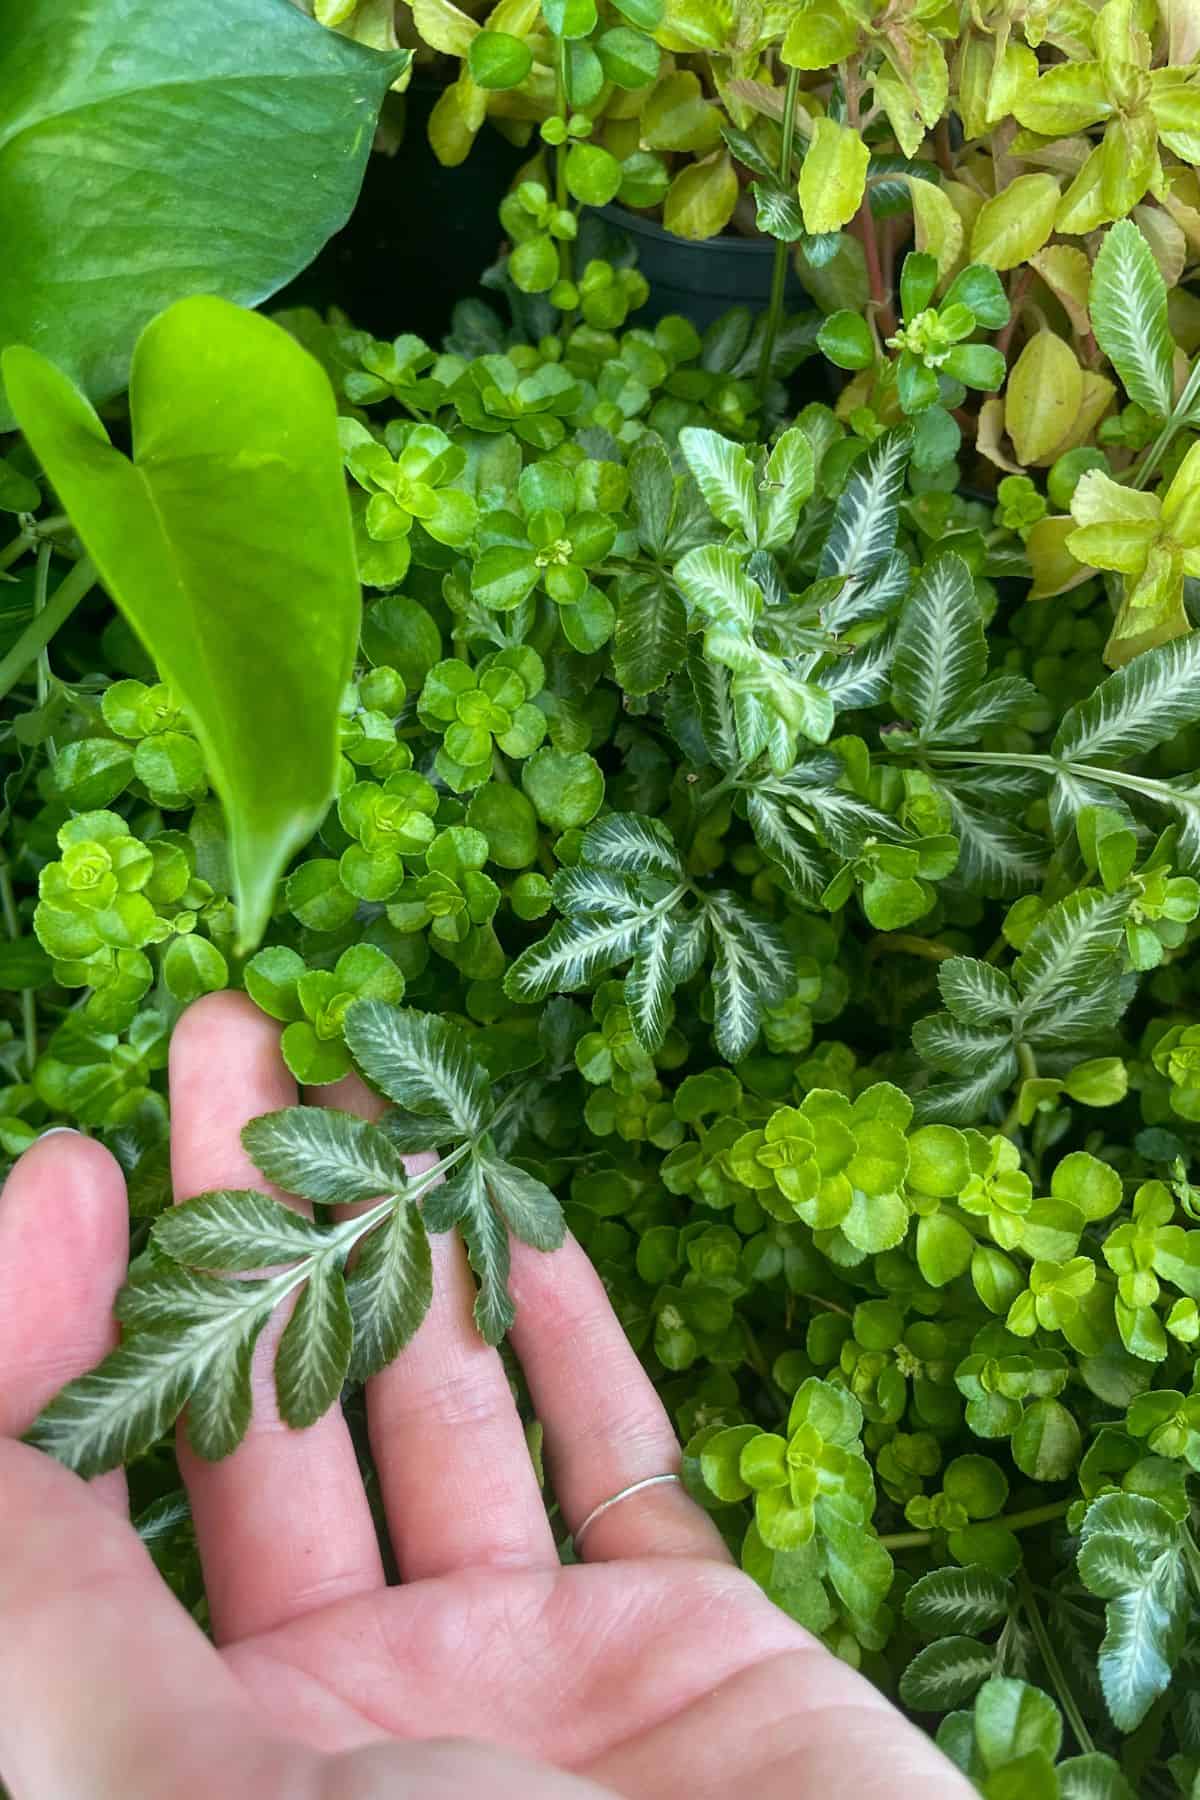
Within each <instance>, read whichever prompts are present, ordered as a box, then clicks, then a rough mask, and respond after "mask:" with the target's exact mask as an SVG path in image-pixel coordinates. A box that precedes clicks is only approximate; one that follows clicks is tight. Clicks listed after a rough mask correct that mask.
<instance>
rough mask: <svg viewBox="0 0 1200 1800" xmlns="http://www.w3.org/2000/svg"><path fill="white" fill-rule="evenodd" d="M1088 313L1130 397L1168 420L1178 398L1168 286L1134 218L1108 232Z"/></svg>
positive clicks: (1094, 269)
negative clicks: (1133, 220) (1176, 395)
mask: <svg viewBox="0 0 1200 1800" xmlns="http://www.w3.org/2000/svg"><path fill="white" fill-rule="evenodd" d="M1088 313H1089V316H1090V318H1091V323H1092V330H1093V331H1094V332H1095V334H1096V342H1097V343H1098V344H1099V345H1100V348H1101V349H1102V350H1103V351H1104V353H1105V355H1106V356H1107V357H1108V359H1109V361H1110V362H1111V363H1112V365H1113V367H1114V368H1115V369H1116V371H1117V374H1118V375H1119V376H1120V377H1121V381H1122V383H1123V384H1124V387H1125V392H1126V393H1127V394H1128V395H1129V398H1130V399H1131V400H1135V401H1136V402H1137V404H1138V405H1139V406H1144V407H1145V409H1146V411H1147V412H1148V413H1150V414H1152V415H1153V416H1154V417H1156V418H1166V417H1167V415H1168V414H1169V413H1170V411H1171V408H1172V406H1173V404H1174V398H1175V384H1174V376H1173V363H1174V356H1175V344H1174V340H1173V339H1172V337H1171V330H1170V327H1169V325H1168V324H1167V287H1166V283H1165V282H1164V280H1163V278H1162V275H1161V274H1160V272H1159V268H1158V264H1157V263H1156V262H1155V260H1154V253H1153V251H1152V250H1151V248H1150V246H1149V244H1148V243H1147V242H1146V239H1145V238H1144V237H1143V236H1142V234H1141V232H1140V231H1139V230H1138V228H1137V226H1136V225H1135V224H1134V223H1133V222H1132V220H1130V219H1119V220H1118V221H1117V223H1116V224H1115V225H1113V226H1112V227H1111V228H1110V229H1109V230H1108V232H1107V233H1106V234H1105V238H1104V242H1103V243H1102V244H1101V246H1100V249H1099V252H1098V254H1097V256H1096V260H1095V262H1094V263H1093V265H1092V280H1091V286H1090V288H1089V290H1088Z"/></svg>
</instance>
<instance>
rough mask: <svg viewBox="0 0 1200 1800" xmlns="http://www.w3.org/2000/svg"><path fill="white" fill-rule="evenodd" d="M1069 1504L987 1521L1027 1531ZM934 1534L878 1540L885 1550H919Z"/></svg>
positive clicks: (900, 1533) (897, 1535)
mask: <svg viewBox="0 0 1200 1800" xmlns="http://www.w3.org/2000/svg"><path fill="white" fill-rule="evenodd" d="M1070 1504H1071V1502H1070V1501H1069V1500H1062V1501H1056V1502H1055V1503H1054V1504H1053V1505H1052V1506H1031V1507H1030V1508H1029V1510H1028V1512H1019V1513H1010V1514H1009V1515H1008V1516H1007V1517H1005V1515H1004V1514H1003V1513H1001V1515H1000V1517H999V1518H998V1519H990V1520H989V1521H988V1523H989V1524H991V1525H1003V1526H1004V1528H1005V1530H1006V1531H1027V1530H1028V1529H1029V1528H1030V1527H1031V1526H1033V1525H1045V1524H1048V1523H1049V1521H1050V1520H1051V1519H1061V1518H1062V1517H1063V1515H1064V1514H1065V1513H1066V1511H1067V1508H1068V1507H1069V1506H1070ZM935 1535H936V1533H934V1532H932V1531H893V1532H892V1533H891V1534H890V1535H889V1536H888V1537H881V1538H880V1540H879V1541H880V1543H881V1544H882V1545H883V1546H884V1548H885V1549H887V1550H919V1549H921V1548H923V1546H924V1545H926V1544H932V1542H933V1540H934V1537H935Z"/></svg>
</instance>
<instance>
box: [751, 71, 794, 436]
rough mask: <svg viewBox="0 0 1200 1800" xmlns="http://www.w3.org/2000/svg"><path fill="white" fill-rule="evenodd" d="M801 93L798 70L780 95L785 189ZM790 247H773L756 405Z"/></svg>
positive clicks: (762, 396)
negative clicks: (798, 99)
mask: <svg viewBox="0 0 1200 1800" xmlns="http://www.w3.org/2000/svg"><path fill="white" fill-rule="evenodd" d="M799 92H800V70H799V69H789V70H788V78H787V87H786V88H785V89H784V95H783V142H782V144H781V145H780V149H779V179H780V182H781V183H782V185H783V186H784V187H785V188H787V187H790V186H791V182H792V144H793V142H794V140H795V136H796V100H797V97H798V95H799ZM791 253H792V247H791V245H790V244H789V243H786V242H785V241H784V239H783V238H780V239H779V240H778V241H777V242H776V245H775V264H774V267H773V269H772V270H771V299H770V303H769V305H768V307H767V323H766V327H765V329H764V331H763V341H762V349H761V351H760V352H759V358H758V403H759V405H760V406H765V405H766V400H767V389H768V388H769V387H770V385H771V358H772V356H773V355H774V354H775V340H776V338H777V337H778V336H779V326H780V322H781V321H782V319H783V296H784V290H785V289H786V287H787V272H788V259H789V257H790V256H791Z"/></svg>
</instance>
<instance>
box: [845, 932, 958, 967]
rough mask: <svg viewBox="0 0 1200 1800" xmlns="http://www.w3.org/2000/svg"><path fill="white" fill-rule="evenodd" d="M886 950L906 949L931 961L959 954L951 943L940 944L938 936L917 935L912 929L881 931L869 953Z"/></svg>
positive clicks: (872, 940)
mask: <svg viewBox="0 0 1200 1800" xmlns="http://www.w3.org/2000/svg"><path fill="white" fill-rule="evenodd" d="M885 950H895V951H897V952H899V951H904V952H905V953H906V954H907V955H909V956H924V957H927V958H928V960H929V961H930V962H946V961H947V960H948V959H949V958H950V957H952V956H958V955H959V952H958V951H957V950H953V949H951V947H950V945H949V944H940V943H939V942H938V940H937V939H936V938H923V937H917V936H916V934H915V933H914V932H910V931H881V932H879V933H878V934H877V935H876V936H875V937H873V938H872V939H871V942H870V944H869V945H868V947H867V955H868V956H879V955H880V954H881V953H882V952H883V951H885Z"/></svg>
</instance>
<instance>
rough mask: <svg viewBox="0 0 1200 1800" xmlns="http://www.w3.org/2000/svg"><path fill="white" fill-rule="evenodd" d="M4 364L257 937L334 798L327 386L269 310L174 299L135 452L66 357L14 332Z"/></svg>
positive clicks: (345, 629) (340, 641) (335, 637)
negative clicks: (205, 777)
mask: <svg viewBox="0 0 1200 1800" xmlns="http://www.w3.org/2000/svg"><path fill="white" fill-rule="evenodd" d="M2 360H3V367H4V376H5V380H6V382H7V384H8V392H9V399H10V402H11V404H12V405H13V407H14V408H15V410H16V412H17V414H18V416H19V418H20V421H21V426H22V429H23V430H24V431H25V434H26V436H27V437H28V439H29V441H30V443H31V445H32V446H33V449H34V451H35V452H36V454H37V456H38V458H39V460H40V461H41V463H42V465H43V467H44V468H45V470H46V472H47V474H48V475H49V476H50V479H51V480H52V481H53V483H54V485H55V487H56V489H57V490H58V494H59V498H60V499H61V501H62V502H63V505H64V506H65V508H66V510H67V512H68V513H69V514H70V517H71V522H72V524H73V525H74V526H75V529H76V530H77V531H78V533H79V535H80V537H81V538H82V539H83V542H84V544H85V546H86V548H87V550H88V553H89V555H90V556H91V558H92V560H93V561H94V563H95V564H96V567H97V569H98V570H99V572H100V575H101V577H102V579H103V580H104V583H105V585H106V586H107V587H108V589H109V591H110V593H111V594H112V596H113V598H114V599H115V600H116V601H117V603H118V605H119V606H120V607H121V610H122V611H123V612H124V613H125V615H126V617H127V618H128V620H129V622H130V624H131V625H132V626H133V627H134V629H135V631H136V632H137V633H138V636H139V637H140V638H141V639H142V641H143V642H144V643H145V645H146V647H147V648H148V649H149V651H150V652H151V654H152V655H153V657H154V659H155V661H156V663H157V664H158V667H159V670H160V671H161V673H162V676H163V678H164V679H165V680H166V681H167V682H168V683H169V684H170V686H171V688H172V689H173V690H174V692H175V694H176V695H177V696H178V698H179V701H180V702H181V704H182V705H183V707H184V709H185V711H186V712H187V714H188V717H189V720H190V722H191V725H192V727H193V729H194V730H195V733H196V736H197V737H198V738H199V740H200V744H201V746H202V748H203V750H204V753H205V758H206V760H207V763H208V768H209V771H210V773H211V775H212V779H213V783H214V785H215V787H216V789H217V792H218V793H219V794H220V796H221V799H222V800H223V802H224V805H225V810H226V814H227V817H228V821H229V832H230V841H231V855H232V864H233V876H234V882H235V889H236V894H237V899H238V929H239V935H240V939H241V944H242V947H243V948H252V947H253V946H254V944H255V943H257V941H258V939H259V938H260V937H261V935H262V932H263V930H264V928H265V926H266V923H267V919H268V917H269V915H270V910H271V905H272V902H273V899H274V894H275V885H276V882H277V880H278V877H279V875H280V874H281V872H282V870H283V868H284V866H285V864H286V863H287V861H288V859H289V857H290V856H292V855H293V854H294V852H295V851H296V850H298V849H299V848H300V847H301V845H303V844H304V843H306V842H307V840H308V839H309V837H311V835H312V833H313V832H314V830H315V829H316V827H317V825H318V824H319V823H320V821H321V819H322V818H323V817H324V815H325V812H326V810H327V808H328V805H329V802H330V799H331V798H332V796H333V792H334V784H335V778H336V771H337V758H338V738H337V721H338V704H339V701H340V699H341V696H342V693H343V691H344V688H345V683H346V680H347V678H348V676H349V674H350V668H351V664H352V662H353V658H354V650H355V642H356V637H357V632H358V622H359V613H360V595H359V586H358V580H357V577H356V575H355V571H354V545H353V535H352V531H351V525H350V513H349V507H348V504H347V500H346V489H345V481H344V477H343V474H342V468H341V452H340V449H339V447H338V439H337V427H336V408H335V404H334V398H333V394H332V392H331V390H330V388H329V385H328V382H327V381H326V378H325V376H324V374H323V372H322V371H321V369H320V368H319V366H318V365H317V363H315V362H314V361H313V360H312V358H311V357H310V356H309V355H308V354H307V352H305V351H304V350H302V349H301V348H300V346H299V345H298V344H297V343H296V341H295V340H294V339H293V338H292V337H290V336H289V335H288V333H287V332H285V331H283V330H281V329H280V327H279V326H277V325H273V324H271V323H270V321H269V320H267V319H264V318H260V317H259V316H258V315H257V314H254V313H248V312H243V311H241V310H240V309H239V308H237V307H235V306H231V305H229V304H228V302H226V301H223V300H211V299H193V300H181V301H179V302H178V303H177V304H176V305H175V306H172V307H170V308H169V309H168V310H167V311H166V312H165V313H163V314H161V315H160V316H159V317H158V318H157V319H155V320H154V321H153V322H152V323H151V324H150V325H148V326H147V328H146V330H145V331H144V332H143V334H142V336H141V338H140V339H139V341H138V346H137V350H136V352H135V354H134V361H133V373H132V376H131V385H130V407H131V411H132V415H133V438H134V459H133V460H132V461H130V459H129V458H128V457H126V456H125V455H123V453H122V452H121V451H120V450H118V449H116V448H115V447H114V446H113V445H112V443H111V442H110V441H109V437H108V434H107V432H106V431H105V429H104V426H103V425H102V424H101V422H100V420H99V418H98V417H97V416H96V414H95V412H94V411H93V410H92V408H91V406H90V405H89V404H88V402H87V401H86V400H85V399H84V398H83V396H82V395H81V394H80V393H79V392H78V390H77V389H76V388H74V387H73V386H72V384H71V382H70V381H69V380H68V379H67V377H66V376H65V375H64V374H63V373H62V372H61V371H60V370H59V369H57V368H55V367H54V366H53V365H52V364H51V363H49V362H47V361H46V360H45V358H43V357H42V356H40V355H38V353H37V352H36V351H33V350H29V349H25V348H24V347H20V346H18V347H14V348H12V349H10V350H7V351H6V352H5V353H4V356H3V359H2Z"/></svg>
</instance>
